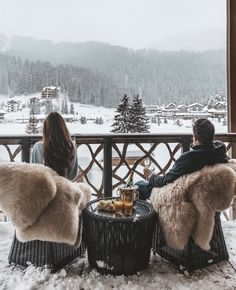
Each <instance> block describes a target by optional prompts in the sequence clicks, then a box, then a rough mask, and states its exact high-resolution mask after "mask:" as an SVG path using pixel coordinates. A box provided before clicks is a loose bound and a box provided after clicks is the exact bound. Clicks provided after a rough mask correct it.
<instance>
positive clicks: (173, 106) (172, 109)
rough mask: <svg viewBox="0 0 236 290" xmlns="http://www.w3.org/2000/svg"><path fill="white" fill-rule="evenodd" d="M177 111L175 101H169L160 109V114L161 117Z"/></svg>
mask: <svg viewBox="0 0 236 290" xmlns="http://www.w3.org/2000/svg"><path fill="white" fill-rule="evenodd" d="M178 112H179V109H178V108H177V106H176V104H175V103H170V104H168V105H167V106H165V107H164V108H163V109H162V112H161V116H162V117H173V116H175V115H176V113H178Z"/></svg>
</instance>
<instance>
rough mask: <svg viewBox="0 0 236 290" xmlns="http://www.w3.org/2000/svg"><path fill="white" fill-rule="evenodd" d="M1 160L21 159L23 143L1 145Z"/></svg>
mask: <svg viewBox="0 0 236 290" xmlns="http://www.w3.org/2000/svg"><path fill="white" fill-rule="evenodd" d="M0 152H1V154H0V161H6V162H9V161H10V162H13V161H21V145H7V144H3V145H0Z"/></svg>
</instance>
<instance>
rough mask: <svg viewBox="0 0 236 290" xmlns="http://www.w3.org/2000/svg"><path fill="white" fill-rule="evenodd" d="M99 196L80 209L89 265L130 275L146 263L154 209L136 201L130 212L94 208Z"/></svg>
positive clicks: (147, 261)
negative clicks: (122, 213) (119, 213)
mask: <svg viewBox="0 0 236 290" xmlns="http://www.w3.org/2000/svg"><path fill="white" fill-rule="evenodd" d="M99 200H100V199H98V200H94V201H91V202H90V203H88V205H87V207H86V208H85V209H84V211H83V221H84V234H85V242H86V246H87V250H88V260H89V264H90V266H91V267H93V268H95V269H97V270H98V271H99V272H101V273H103V274H113V275H122V274H124V275H131V274H134V273H137V272H138V271H140V270H143V269H145V268H146V267H147V266H148V263H149V258H150V250H151V245H152V237H153V231H154V227H155V222H156V213H155V211H154V209H153V207H152V205H151V204H150V203H147V202H145V201H139V200H138V201H136V205H135V207H134V209H133V213H132V215H131V216H123V215H122V216H119V215H117V214H114V213H109V212H104V211H100V210H98V209H97V205H98V202H99Z"/></svg>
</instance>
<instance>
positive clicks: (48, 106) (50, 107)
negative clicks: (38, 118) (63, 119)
mask: <svg viewBox="0 0 236 290" xmlns="http://www.w3.org/2000/svg"><path fill="white" fill-rule="evenodd" d="M52 111H53V105H52V100H51V99H48V100H46V114H50V113H51V112H52Z"/></svg>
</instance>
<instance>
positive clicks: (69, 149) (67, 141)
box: [43, 112, 75, 177]
mask: <svg viewBox="0 0 236 290" xmlns="http://www.w3.org/2000/svg"><path fill="white" fill-rule="evenodd" d="M43 138H44V142H43V158H44V164H45V165H47V166H49V167H51V168H52V169H54V170H55V171H56V172H57V173H58V174H59V175H61V176H64V177H67V175H68V173H69V172H70V170H71V165H72V161H73V159H74V157H75V147H74V145H73V142H72V140H71V137H70V133H69V131H68V129H67V127H66V124H65V121H64V119H63V118H62V116H61V115H60V114H59V113H57V112H52V113H50V114H49V115H48V116H47V118H46V120H45V121H44V126H43Z"/></svg>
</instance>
